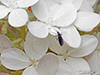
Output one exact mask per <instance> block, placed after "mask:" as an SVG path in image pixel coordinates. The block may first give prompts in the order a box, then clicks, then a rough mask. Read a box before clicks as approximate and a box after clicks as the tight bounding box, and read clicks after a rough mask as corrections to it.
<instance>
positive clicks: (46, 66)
mask: <svg viewBox="0 0 100 75" xmlns="http://www.w3.org/2000/svg"><path fill="white" fill-rule="evenodd" d="M48 59H49V60H48ZM58 67H59V59H58V58H57V57H56V55H54V54H51V53H50V54H46V55H45V56H44V57H42V58H41V59H40V61H39V63H38V65H37V70H38V72H39V74H40V75H55V73H56V71H57V70H58Z"/></svg>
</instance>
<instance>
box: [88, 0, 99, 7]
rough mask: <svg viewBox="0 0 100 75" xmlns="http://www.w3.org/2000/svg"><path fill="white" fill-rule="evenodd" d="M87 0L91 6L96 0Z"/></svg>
mask: <svg viewBox="0 0 100 75" xmlns="http://www.w3.org/2000/svg"><path fill="white" fill-rule="evenodd" d="M87 1H88V2H89V3H90V5H91V6H93V5H94V4H95V3H96V1H98V0H87Z"/></svg>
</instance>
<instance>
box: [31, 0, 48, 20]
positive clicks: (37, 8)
mask: <svg viewBox="0 0 100 75" xmlns="http://www.w3.org/2000/svg"><path fill="white" fill-rule="evenodd" d="M32 11H33V13H34V15H35V16H36V17H37V18H38V19H39V20H41V21H44V22H45V21H47V19H48V9H47V5H46V3H45V1H43V0H40V1H39V2H38V3H37V4H35V5H33V6H32Z"/></svg>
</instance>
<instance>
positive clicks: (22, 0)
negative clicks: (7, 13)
mask: <svg viewBox="0 0 100 75" xmlns="http://www.w3.org/2000/svg"><path fill="white" fill-rule="evenodd" d="M38 1H39V0H17V3H18V7H29V6H32V5H34V4H36V3H37V2H38Z"/></svg>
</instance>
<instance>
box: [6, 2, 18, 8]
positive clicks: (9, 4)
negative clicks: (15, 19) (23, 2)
mask: <svg viewBox="0 0 100 75" xmlns="http://www.w3.org/2000/svg"><path fill="white" fill-rule="evenodd" d="M7 3H8V6H9V7H10V10H13V9H16V8H17V7H18V4H17V0H10V1H9V0H7Z"/></svg>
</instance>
